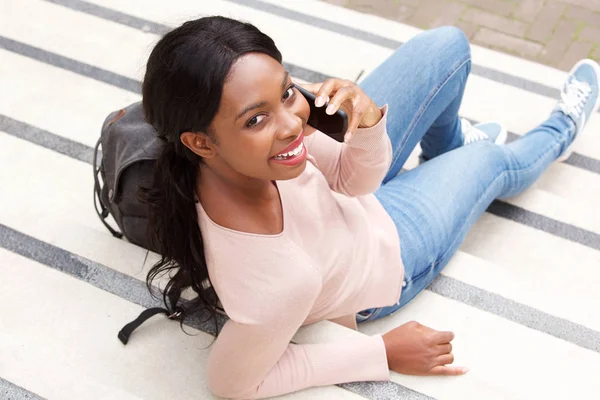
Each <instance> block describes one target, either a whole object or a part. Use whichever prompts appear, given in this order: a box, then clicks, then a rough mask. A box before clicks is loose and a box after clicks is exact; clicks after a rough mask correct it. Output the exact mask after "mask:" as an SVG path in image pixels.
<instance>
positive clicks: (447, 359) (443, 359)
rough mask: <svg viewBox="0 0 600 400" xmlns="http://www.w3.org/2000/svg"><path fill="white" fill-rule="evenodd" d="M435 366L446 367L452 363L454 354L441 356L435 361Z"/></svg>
mask: <svg viewBox="0 0 600 400" xmlns="http://www.w3.org/2000/svg"><path fill="white" fill-rule="evenodd" d="M435 362H436V364H438V365H446V364H452V363H453V362H454V354H443V355H441V356H439V357H438V358H436V359H435Z"/></svg>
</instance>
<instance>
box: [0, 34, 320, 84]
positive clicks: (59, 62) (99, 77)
mask: <svg viewBox="0 0 600 400" xmlns="http://www.w3.org/2000/svg"><path fill="white" fill-rule="evenodd" d="M0 48H1V49H5V50H8V51H11V52H13V53H17V54H20V55H22V56H25V57H29V58H32V59H34V60H37V61H41V62H43V63H46V64H49V65H53V66H55V67H59V68H62V69H65V70H68V71H71V72H75V73H76V74H79V75H82V76H85V77H87V78H90V79H94V80H96V81H99V82H103V83H107V84H109V85H112V86H115V87H118V88H121V89H124V90H128V91H130V92H133V93H136V94H141V92H142V91H141V88H142V83H141V82H140V81H137V80H135V79H131V78H128V77H126V76H123V75H119V74H117V73H114V72H110V71H107V70H105V69H102V68H98V67H95V66H93V65H90V64H86V63H83V62H81V61H77V60H74V59H72V58H69V57H65V56H61V55H59V54H56V53H52V52H50V51H47V50H43V49H40V48H38V47H34V46H30V45H28V44H25V43H22V42H18V41H16V40H12V39H8V38H6V37H3V36H0ZM283 65H284V67H285V68H286V69H287V70H288V71H289V72H290V74H291V75H292V76H296V77H298V78H301V79H304V80H306V81H309V82H322V81H324V80H325V79H327V78H329V76H327V75H325V74H322V73H320V72H316V71H312V70H309V69H306V68H303V67H299V66H297V65H294V64H290V63H285V62H284V63H283Z"/></svg>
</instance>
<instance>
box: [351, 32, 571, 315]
mask: <svg viewBox="0 0 600 400" xmlns="http://www.w3.org/2000/svg"><path fill="white" fill-rule="evenodd" d="M470 69H471V55H470V47H469V42H468V40H467V39H466V37H465V36H464V34H463V33H462V32H461V31H460V30H458V29H457V28H453V27H443V28H438V29H435V30H431V31H426V32H423V33H421V34H420V35H418V36H416V37H415V38H413V39H412V40H410V41H409V42H407V43H406V44H405V45H404V46H402V47H401V48H400V49H399V50H397V51H396V52H395V53H394V54H392V55H391V56H390V57H389V58H388V59H387V60H386V61H385V62H384V63H383V64H381V65H380V66H379V67H377V69H375V71H373V73H372V74H370V75H369V76H368V77H367V78H365V80H364V81H363V82H362V83H361V85H360V86H361V87H362V89H363V90H364V91H365V93H366V94H367V95H368V96H369V97H370V98H371V99H373V101H374V102H375V103H377V104H379V105H383V104H385V103H387V104H388V106H389V109H388V117H387V118H388V120H387V130H388V135H389V136H390V139H391V142H392V147H393V158H392V164H391V166H390V169H389V172H388V173H387V175H386V176H385V178H384V180H383V183H382V185H381V187H380V188H379V189H378V190H377V191H376V192H375V196H376V197H377V199H378V200H379V201H380V202H381V204H382V205H383V207H384V208H385V209H386V210H387V212H388V213H389V215H390V216H391V217H392V219H393V221H394V223H395V224H396V228H397V229H398V234H399V237H400V247H401V251H402V261H403V263H404V268H405V280H404V282H403V285H404V287H403V290H402V294H401V296H400V299H399V303H398V304H396V305H393V306H389V307H380V308H371V309H367V310H363V311H361V312H360V313H358V314H357V316H356V318H357V322H364V321H372V320H375V319H379V318H382V317H384V316H387V315H390V314H392V313H394V312H395V311H397V310H399V309H400V308H402V307H403V306H405V305H406V304H407V303H408V302H409V301H411V300H412V299H413V298H414V297H415V296H416V295H417V294H418V293H419V292H421V291H422V290H423V289H425V288H426V287H427V286H428V285H429V284H430V283H431V281H432V280H433V279H434V278H435V277H436V276H437V275H438V274H439V273H440V271H441V270H442V269H443V268H444V267H445V266H446V264H447V263H448V261H449V260H450V258H451V257H452V255H453V254H454V253H455V252H456V250H457V249H458V248H459V246H460V244H461V243H462V242H463V240H464V238H465V236H466V234H467V231H468V230H469V228H470V227H471V226H472V225H473V223H474V222H475V221H476V220H477V219H478V218H479V217H480V216H481V215H482V214H483V212H484V211H485V210H486V209H487V207H488V206H489V205H490V204H491V203H492V201H494V199H497V198H506V197H511V196H515V195H517V194H519V193H521V192H522V191H523V190H525V189H526V188H528V187H529V186H530V185H531V184H532V183H534V182H535V180H536V179H537V178H538V177H539V176H540V175H541V174H542V172H543V171H544V170H545V169H546V168H547V167H548V166H549V165H550V164H551V163H552V162H553V161H555V160H556V158H558V156H559V155H560V154H562V152H563V151H564V150H565V149H566V148H567V146H568V145H569V144H570V142H571V141H572V140H573V137H574V134H575V125H574V124H573V122H572V121H571V119H570V118H568V117H566V116H564V115H563V114H561V113H558V112H551V110H549V118H548V120H546V121H545V122H543V123H542V124H541V125H539V126H538V127H536V128H534V129H533V130H532V131H531V132H529V133H527V134H526V135H524V136H523V137H521V138H520V139H518V140H516V141H514V142H512V143H510V144H508V145H495V144H493V143H492V142H491V141H487V140H486V141H480V142H476V143H473V144H470V145H468V146H462V132H461V126H460V122H459V118H458V109H459V107H460V103H461V101H462V96H463V92H464V88H465V83H466V81H467V77H468V75H469V72H470ZM480 95H481V101H485V100H486V99H485V97H486V96H487V95H489V94H487V93H481V94H480ZM498 112H501V110H498ZM419 141H420V142H421V147H422V150H423V156H424V157H425V159H427V160H429V161H426V162H425V163H423V164H421V165H420V166H418V167H417V168H415V169H413V170H410V171H407V172H403V173H401V174H400V175H398V173H399V172H400V171H401V169H402V166H403V165H404V163H405V162H406V160H407V158H408V156H409V155H410V153H411V152H412V151H413V150H414V148H415V146H416V145H417V143H418V142H419Z"/></svg>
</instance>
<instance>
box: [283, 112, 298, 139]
mask: <svg viewBox="0 0 600 400" xmlns="http://www.w3.org/2000/svg"><path fill="white" fill-rule="evenodd" d="M279 126H280V129H279V137H280V138H281V139H285V138H287V137H289V136H298V135H299V134H300V132H301V131H302V119H301V118H300V117H299V116H297V115H296V114H294V113H285V114H284V115H283V116H282V119H281V122H280V125H279Z"/></svg>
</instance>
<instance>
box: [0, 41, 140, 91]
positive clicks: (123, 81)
mask: <svg viewBox="0 0 600 400" xmlns="http://www.w3.org/2000/svg"><path fill="white" fill-rule="evenodd" d="M0 49H5V50H8V51H12V52H13V53H17V54H20V55H22V56H25V57H29V58H32V59H34V60H37V61H41V62H43V63H46V64H50V65H54V66H55V67H59V68H63V69H66V70H69V71H72V72H75V73H77V74H79V75H83V76H86V77H88V78H91V79H95V80H97V81H100V82H103V83H108V84H109V85H112V86H116V87H120V88H122V89H125V90H129V91H130V92H134V93H140V83H139V82H138V81H136V80H135V79H131V78H127V77H125V76H122V75H119V74H115V73H114V72H110V71H107V70H105V69H102V68H98V67H94V66H93V65H90V64H86V63H82V62H80V61H77V60H73V59H72V58H68V57H64V56H61V55H58V54H56V53H52V52H49V51H46V50H42V49H40V48H37V47H34V46H30V45H28V44H25V43H23V42H18V41H16V40H12V39H9V38H6V37H4V36H0Z"/></svg>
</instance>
